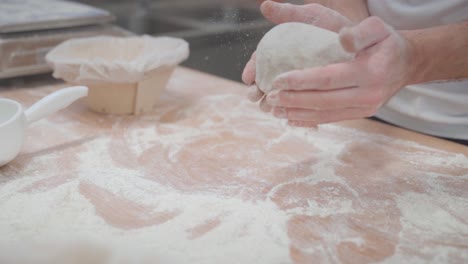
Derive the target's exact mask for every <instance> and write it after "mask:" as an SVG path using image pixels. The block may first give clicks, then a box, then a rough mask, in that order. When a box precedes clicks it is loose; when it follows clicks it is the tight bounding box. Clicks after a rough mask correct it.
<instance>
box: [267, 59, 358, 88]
mask: <svg viewBox="0 0 468 264" xmlns="http://www.w3.org/2000/svg"><path fill="white" fill-rule="evenodd" d="M358 69H359V68H358V67H356V65H354V64H353V63H349V62H345V63H337V64H331V65H327V66H324V67H316V68H309V69H304V70H295V71H290V72H287V73H283V74H281V75H279V76H278V77H276V79H275V80H274V81H273V87H274V88H275V89H278V90H296V91H300V90H332V89H341V88H346V87H354V86H357V85H358V83H357V81H358V79H357V78H356V76H359V72H358Z"/></svg>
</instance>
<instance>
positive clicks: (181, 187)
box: [0, 76, 468, 264]
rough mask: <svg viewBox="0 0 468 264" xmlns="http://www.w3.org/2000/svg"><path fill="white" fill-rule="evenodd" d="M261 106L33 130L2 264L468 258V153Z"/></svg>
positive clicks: (169, 102) (3, 201) (6, 192)
mask: <svg viewBox="0 0 468 264" xmlns="http://www.w3.org/2000/svg"><path fill="white" fill-rule="evenodd" d="M185 78H188V77H187V76H186V77H185ZM182 80H184V81H186V82H190V79H187V80H185V79H182V78H181V79H178V80H177V81H182ZM208 85H210V84H208ZM213 85H216V84H213ZM170 95H172V96H170ZM187 97H189V96H187ZM255 108H256V106H255V105H254V104H251V103H249V102H247V100H245V98H244V97H243V95H236V94H230V93H227V94H215V95H204V96H202V97H200V98H197V99H196V100H194V99H192V98H189V99H187V98H181V95H179V94H169V95H168V96H167V98H166V99H165V101H164V102H163V103H162V104H161V105H159V106H158V109H157V110H158V111H157V112H156V113H154V115H147V116H141V117H131V116H127V117H121V116H118V117H115V116H114V117H112V116H96V119H92V120H96V121H95V123H87V122H76V119H73V117H76V116H67V112H66V111H65V112H62V115H60V116H55V117H50V118H48V119H45V120H41V121H40V122H37V123H35V124H34V125H33V126H31V127H30V128H28V129H29V131H30V137H29V138H28V139H27V140H26V142H25V146H29V148H28V149H27V150H26V152H25V153H23V154H22V155H20V156H19V157H18V160H19V161H20V162H13V163H11V164H9V165H8V166H7V167H3V168H1V169H0V212H1V213H0V263H15V260H21V261H23V262H21V263H26V264H29V263H34V264H38V263H39V264H42V263H44V264H45V263H54V262H53V261H50V260H51V259H53V260H54V261H55V263H65V262H64V261H61V260H63V259H66V260H69V258H70V256H73V255H74V256H77V255H78V256H79V257H77V258H79V259H80V260H81V263H84V262H86V263H90V264H110V263H119V264H120V263H129V264H130V263H142V264H147V263H148V264H149V263H162V264H166V263H168V264H171V263H181V264H185V263H203V264H214V263H227V264H230V263H232V264H234V263H246V264H250V263H255V264H290V263H350V262H354V263H402V262H411V263H427V260H428V259H436V260H438V262H439V263H464V262H466V261H463V260H467V259H468V252H467V251H466V248H465V247H464V246H463V245H466V244H467V235H466V234H468V223H467V222H466V219H468V212H467V211H466V210H465V209H466V208H468V196H467V193H466V190H467V188H468V159H467V157H466V156H464V155H462V154H455V153H449V152H444V151H440V150H436V149H432V148H430V147H426V146H422V145H419V144H416V143H414V142H408V141H404V140H395V139H394V138H390V137H386V136H382V135H376V134H372V133H366V132H362V131H359V130H355V129H351V128H346V127H342V126H340V125H324V126H321V127H320V128H319V129H318V130H316V131H315V130H304V129H297V128H291V127H288V126H287V125H286V124H285V123H284V122H279V121H278V120H277V119H274V118H272V117H271V116H269V115H267V114H264V113H262V112H260V111H254V109H255ZM86 114H90V115H91V114H92V113H88V112H82V113H81V115H86ZM51 128H52V129H51ZM32 135H34V136H32ZM259 135H262V136H259ZM421 241H423V242H421ZM26 242H27V243H26ZM36 244H37V245H41V247H39V248H38V247H35V245H36ZM12 245H14V246H12ZM422 245H424V248H423V246H422ZM28 248H34V249H36V250H37V249H39V250H37V251H31V253H30V254H28V255H25V254H24V252H26V251H25V250H27V249H28ZM41 248H42V249H44V250H41ZM18 252H19V253H18ZM22 252H23V254H21V253H22ZM46 253H50V255H47V254H46ZM83 259H86V261H83ZM42 260H43V261H42ZM408 260H409V261H408ZM28 261H29V262H28ZM18 262H19V261H17V263H18ZM68 263H70V262H68ZM75 263H80V262H79V261H77V262H75Z"/></svg>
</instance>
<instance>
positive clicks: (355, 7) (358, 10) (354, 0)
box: [304, 0, 369, 23]
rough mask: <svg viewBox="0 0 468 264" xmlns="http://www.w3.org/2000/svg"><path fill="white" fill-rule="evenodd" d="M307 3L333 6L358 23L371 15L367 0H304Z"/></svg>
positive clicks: (332, 7)
mask: <svg viewBox="0 0 468 264" xmlns="http://www.w3.org/2000/svg"><path fill="white" fill-rule="evenodd" d="M304 2H305V3H317V4H321V5H323V6H326V7H328V8H331V9H333V10H335V11H337V12H339V13H340V14H342V15H344V16H345V17H347V18H348V19H349V20H351V21H352V22H355V23H358V22H360V21H362V20H364V19H365V18H367V17H369V10H368V9H367V1H366V0H345V1H343V0H338V1H337V0H304Z"/></svg>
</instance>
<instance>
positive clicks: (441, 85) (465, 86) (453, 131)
mask: <svg viewBox="0 0 468 264" xmlns="http://www.w3.org/2000/svg"><path fill="white" fill-rule="evenodd" d="M368 7H369V11H370V13H371V15H375V16H378V17H380V18H382V19H383V20H384V21H386V22H387V23H388V24H389V25H392V26H393V27H394V28H396V29H402V30H403V29H422V28H428V27H434V26H439V25H444V24H451V23H458V22H461V21H466V20H468V0H368ZM447 41H450V40H447ZM467 49H468V47H467ZM466 59H467V60H468V56H467V58H466ZM377 117H379V118H381V119H383V120H385V121H388V122H390V123H393V124H396V125H399V126H401V127H405V128H408V129H412V130H415V131H419V132H422V133H426V134H430V135H435V136H441V137H448V138H457V139H465V140H468V79H465V80H458V81H445V82H433V83H426V84H417V85H410V86H407V87H405V88H403V89H401V90H400V91H399V92H398V93H397V94H396V95H395V96H394V97H393V98H392V99H390V101H389V102H388V103H387V104H386V105H384V106H383V107H382V108H381V109H380V110H379V112H378V114H377Z"/></svg>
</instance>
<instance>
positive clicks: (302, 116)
mask: <svg viewBox="0 0 468 264" xmlns="http://www.w3.org/2000/svg"><path fill="white" fill-rule="evenodd" d="M272 112H273V115H274V116H275V117H277V118H281V119H287V120H289V121H290V122H293V123H297V122H299V123H301V122H302V123H306V124H308V125H307V126H310V125H311V124H313V125H319V124H328V123H334V122H339V121H343V120H352V119H359V118H364V117H369V116H373V115H374V114H375V110H374V109H373V108H370V107H367V108H366V107H358V108H342V109H336V110H328V111H316V110H307V109H296V108H281V107H276V108H273V110H272Z"/></svg>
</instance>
